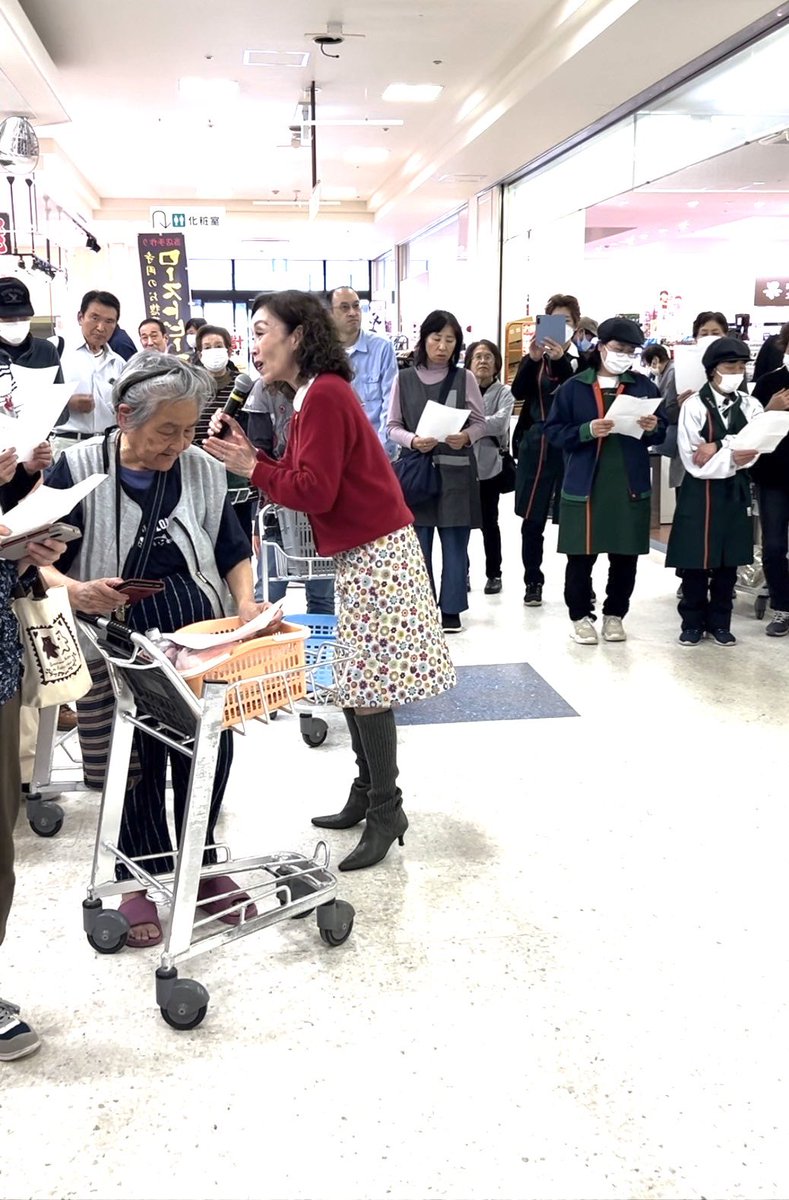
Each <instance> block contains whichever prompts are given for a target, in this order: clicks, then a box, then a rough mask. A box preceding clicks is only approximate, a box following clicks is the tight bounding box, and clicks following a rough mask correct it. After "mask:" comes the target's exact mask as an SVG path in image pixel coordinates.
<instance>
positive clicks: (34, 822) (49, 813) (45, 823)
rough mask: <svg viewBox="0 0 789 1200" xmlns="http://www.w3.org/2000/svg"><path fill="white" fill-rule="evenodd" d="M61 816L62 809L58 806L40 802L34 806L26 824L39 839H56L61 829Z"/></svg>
mask: <svg viewBox="0 0 789 1200" xmlns="http://www.w3.org/2000/svg"><path fill="white" fill-rule="evenodd" d="M63 816H64V813H63V809H62V808H61V807H60V805H59V804H52V803H51V802H50V801H42V803H41V804H37V805H36V807H35V809H34V812H33V816H32V817H31V818H30V820H29V822H28V824H29V825H30V828H31V829H32V830H33V833H37V834H38V836H39V837H43V838H51V837H56V836H57V834H59V833H60V831H61V829H62V828H63Z"/></svg>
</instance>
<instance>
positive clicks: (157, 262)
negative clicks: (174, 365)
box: [137, 233, 191, 353]
mask: <svg viewBox="0 0 789 1200" xmlns="http://www.w3.org/2000/svg"><path fill="white" fill-rule="evenodd" d="M137 245H138V247H139V251H140V271H141V272H142V287H143V291H144V293H145V312H146V315H147V316H149V317H158V318H159V320H160V321H162V322H163V323H164V327H165V329H166V330H167V338H168V340H169V341H171V342H172V343H173V345H174V346H175V349H176V351H177V352H178V353H180V352H181V342H182V340H183V337H184V325H185V323H186V321H188V319H189V305H190V300H191V296H190V292H189V269H188V267H187V263H186V242H185V240H184V235H183V234H182V233H163V234H158V233H141V234H138V236H137Z"/></svg>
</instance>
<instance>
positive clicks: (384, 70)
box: [0, 0, 774, 253]
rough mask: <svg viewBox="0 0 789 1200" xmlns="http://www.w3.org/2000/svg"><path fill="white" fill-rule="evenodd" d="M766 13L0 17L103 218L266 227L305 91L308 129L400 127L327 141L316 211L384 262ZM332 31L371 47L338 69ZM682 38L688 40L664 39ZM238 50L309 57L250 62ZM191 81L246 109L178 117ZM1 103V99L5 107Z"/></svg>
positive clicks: (498, 10) (548, 0)
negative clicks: (337, 24)
mask: <svg viewBox="0 0 789 1200" xmlns="http://www.w3.org/2000/svg"><path fill="white" fill-rule="evenodd" d="M773 8H774V5H771V4H769V3H767V2H765V0H736V3H734V2H733V0H732V2H731V3H729V2H728V0H727V2H726V3H722V2H721V0H695V2H694V3H693V4H691V3H689V0H488V3H487V4H485V5H484V6H482V7H481V6H480V5H479V4H478V3H473V2H472V0H288V2H287V3H275V0H223V3H222V4H221V5H217V4H215V3H209V0H192V2H191V3H189V2H187V0H184V2H182V3H179V4H173V5H168V4H165V3H164V0H110V2H109V3H107V4H104V5H100V6H97V5H96V3H95V0H0V19H2V20H6V21H7V22H9V24H10V28H11V29H12V30H13V32H14V35H15V54H14V55H13V56H12V67H13V68H14V69H11V70H9V69H8V66H7V63H6V58H5V53H4V59H3V69H4V70H5V71H6V73H7V76H8V80H7V82H8V85H9V87H10V88H13V89H15V91H16V92H17V93H18V94H20V95H21V96H22V98H23V99H24V100H25V101H26V110H27V111H30V113H31V114H32V115H33V116H34V117H35V118H37V124H38V127H39V132H41V133H42V134H44V135H45V136H47V137H48V138H49V139H51V140H52V141H53V142H54V143H56V144H57V147H58V148H59V150H60V153H61V154H62V155H63V156H64V158H65V159H67V160H68V161H67V164H66V166H68V163H70V164H73V168H74V169H73V170H72V171H71V172H70V178H71V179H72V180H74V179H79V178H80V177H81V179H82V183H83V185H84V186H83V188H82V193H83V195H84V196H85V197H86V200H85V201H84V203H86V204H87V205H88V207H89V208H90V209H92V210H93V215H94V216H99V217H112V218H117V219H118V220H119V221H123V220H136V221H137V222H139V221H141V220H143V219H144V218H145V217H147V211H148V204H149V202H157V201H167V200H180V201H186V202H189V201H197V202H200V201H205V202H211V201H213V202H216V203H225V204H227V206H228V209H229V210H233V211H236V212H238V211H245V212H246V213H248V214H254V216H255V217H256V218H258V219H259V218H260V217H261V215H262V214H263V213H266V214H267V215H269V214H270V213H271V215H273V211H272V210H268V209H264V208H253V207H252V201H253V200H256V199H266V198H274V197H275V196H277V197H278V198H280V199H282V198H284V197H288V198H290V197H292V196H293V195H294V194H295V192H297V191H298V192H299V193H300V195H301V196H302V197H304V196H306V195H307V194H308V193H309V191H310V185H311V177H310V155H309V150H307V149H292V148H291V146H290V144H289V143H290V138H291V135H290V132H289V128H288V127H289V126H290V125H291V124H293V123H294V116H295V111H296V107H297V102H298V100H299V98H300V96H301V95H302V94H303V91H304V88H305V87H306V86H307V85H308V84H309V82H310V80H311V79H315V80H316V82H317V84H318V86H319V88H320V92H319V95H318V117H319V119H320V118H321V117H324V118H328V117H331V118H334V119H338V118H345V117H347V118H356V119H359V118H365V117H367V118H369V119H383V118H386V117H389V118H393V117H400V118H402V119H403V120H404V122H405V124H404V125H403V126H402V127H399V128H398V127H394V126H393V127H390V128H389V130H388V132H386V131H384V130H382V129H380V128H370V127H368V128H359V127H356V128H354V127H333V128H332V127H329V128H326V127H319V129H318V137H317V144H318V174H319V176H320V179H321V181H322V185H323V189H324V196H325V197H328V198H332V197H334V196H336V197H338V198H340V197H341V198H342V199H343V204H342V208H340V209H338V208H327V209H326V210H325V213H326V216H327V217H331V216H333V215H336V216H338V217H339V216H341V215H343V216H346V217H347V218H348V220H347V222H346V224H347V226H348V230H350V229H351V228H352V225H351V222H352V220H353V219H355V218H362V219H364V220H366V221H367V222H369V223H370V228H371V230H372V229H373V225H372V222H373V220H374V230H375V234H376V236H377V239H378V242H379V243H380V245H379V248H378V249H377V250H375V251H374V252H376V253H378V252H380V250H382V249H384V248H386V246H388V245H391V244H392V243H393V242H394V241H398V240H404V239H405V238H406V237H408V236H410V235H411V234H413V233H414V232H415V231H416V230H418V229H420V228H423V227H424V226H426V225H427V224H429V223H430V222H432V221H435V220H436V219H438V218H439V217H441V216H443V215H446V214H448V213H449V212H451V211H453V210H454V209H455V208H457V207H458V206H459V205H460V204H461V203H462V202H463V201H464V200H465V199H467V198H468V197H469V196H472V195H473V194H474V193H475V192H478V191H480V190H482V189H484V188H485V186H487V185H489V184H492V183H494V182H496V181H497V180H498V179H500V178H501V177H502V176H503V175H505V174H507V173H508V172H510V171H513V170H515V169H517V168H518V167H519V166H520V165H522V164H523V163H525V162H528V161H530V160H531V159H532V158H533V157H535V156H536V155H538V154H540V153H542V152H544V151H545V150H547V149H549V148H550V147H551V146H553V145H556V144H557V143H559V142H561V141H562V139H564V138H566V137H568V136H570V135H571V134H573V133H575V132H577V131H578V130H580V129H583V128H584V127H585V126H587V125H588V124H589V123H590V122H592V121H594V120H596V119H598V118H599V117H602V116H604V115H605V114H607V113H609V112H610V111H611V110H612V109H613V108H615V107H616V106H617V105H618V104H620V103H623V102H625V101H626V100H628V99H629V98H630V97H632V96H633V95H635V94H636V93H637V92H639V91H640V90H642V89H643V88H644V87H646V86H648V85H649V84H650V83H653V82H655V81H657V80H660V79H662V78H664V77H665V76H666V75H668V74H669V73H670V72H671V71H673V70H676V69H677V68H679V67H681V66H682V65H683V64H684V63H685V62H687V61H688V59H690V58H693V57H694V56H696V55H698V54H700V53H702V52H704V51H706V50H708V49H710V48H711V47H712V46H714V45H716V44H718V43H719V42H720V41H721V40H722V39H724V38H726V37H727V36H729V35H730V34H732V33H734V32H736V31H738V30H739V29H741V28H743V27H744V26H745V25H747V24H748V23H749V22H751V21H754V20H756V19H758V18H761V17H763V16H764V15H765V14H767V13H769V12H770V11H771V10H772V9H773ZM336 20H340V21H341V22H342V25H343V30H344V32H345V33H346V34H354V33H359V34H364V35H365V36H364V37H363V38H354V37H350V36H348V37H347V40H346V41H345V42H344V43H343V44H342V46H341V47H339V49H337V50H334V51H331V52H332V53H338V54H339V58H338V59H330V58H326V57H324V56H323V55H321V54H320V51H319V49H318V48H317V47H316V46H315V45H314V44H313V42H312V41H311V40H310V38H309V36H308V35H309V34H311V33H315V32H319V31H321V30H322V29H325V28H326V26H327V23H328V22H329V21H336ZM679 28H681V29H682V37H675V36H672V33H671V31H672V30H674V29H679ZM658 30H660V31H662V32H663V33H664V34H665V36H659V37H658V36H656V31H658ZM0 32H2V29H0ZM634 47H639V48H640V49H639V51H638V53H634V52H633V48H634ZM3 49H4V52H5V45H4V46H3ZM247 49H250V50H277V51H296V52H305V53H309V54H310V59H309V62H308V63H307V64H306V65H305V66H304V67H277V68H265V67H245V66H244V65H243V53H244V51H245V50H247ZM20 64H21V65H20ZM22 66H24V67H25V70H24V71H22ZM34 66H35V67H37V68H38V71H39V75H40V79H39V81H38V83H36V82H35V80H33V79H32V78H31V75H32V69H33V67H34ZM613 68H615V69H613ZM186 75H189V76H195V75H196V76H201V77H204V78H225V79H232V80H236V81H237V82H238V83H239V84H240V95H239V99H238V101H237V103H236V104H234V105H233V106H232V107H231V108H229V109H225V110H223V109H222V108H221V106H220V107H217V106H216V105H212V106H209V107H208V108H205V107H204V106H203V107H201V106H193V105H188V104H185V103H184V102H183V101H182V100H180V99H179V96H178V86H177V85H178V79H179V78H180V77H183V76H186ZM20 80H24V86H22V83H21V82H20ZM401 81H404V82H411V83H422V82H437V83H441V84H443V85H444V91H443V93H442V95H441V97H440V99H439V100H438V101H437V102H436V103H434V104H431V105H406V104H396V105H390V104H386V103H385V102H384V101H383V100H382V99H381V93H382V91H383V89H384V87H385V86H386V85H387V84H388V83H392V82H401ZM1 83H2V80H0V84H1ZM8 94H9V95H10V92H9V93H8ZM2 98H3V90H2V87H0V107H2ZM58 104H59V105H60V106H61V107H60V109H58ZM6 107H7V108H11V105H10V104H9V105H7V106H6ZM14 107H16V106H14ZM45 122H50V123H51V124H49V126H48V127H46V126H45V127H44V128H43V129H42V125H44V123H45ZM359 149H362V150H367V151H369V150H383V151H387V152H388V153H387V156H386V158H385V160H384V161H382V162H380V163H377V164H366V165H357V164H356V163H353V162H349V161H347V158H348V156H349V155H352V154H353V152H355V151H358V150H359ZM352 195H356V196H358V200H353V199H351V196H352ZM373 214H374V217H373ZM348 230H346V232H347V231H348ZM365 252H367V244H365ZM371 252H372V251H371Z"/></svg>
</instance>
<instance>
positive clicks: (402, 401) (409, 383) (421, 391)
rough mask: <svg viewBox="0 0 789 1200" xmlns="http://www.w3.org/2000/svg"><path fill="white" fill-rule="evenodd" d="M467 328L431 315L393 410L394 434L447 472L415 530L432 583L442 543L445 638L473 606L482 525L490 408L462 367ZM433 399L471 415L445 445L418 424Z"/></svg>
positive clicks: (448, 316) (449, 317) (442, 314)
mask: <svg viewBox="0 0 789 1200" xmlns="http://www.w3.org/2000/svg"><path fill="white" fill-rule="evenodd" d="M462 346H463V331H462V330H461V328H460V323H459V322H458V319H457V317H456V316H455V315H454V314H453V313H451V312H446V311H445V310H444V309H436V310H435V311H434V312H431V313H429V314H428V316H427V317H425V319H424V321H423V322H422V325H421V328H420V330H419V341H418V342H417V345H416V349H415V353H414V365H413V367H407V368H406V369H405V370H403V371H401V372H400V373H399V375H398V377H397V379H395V382H394V388H393V390H392V402H391V404H390V406H389V424H388V426H387V431H388V434H389V437H390V438H391V440H392V441H393V442H395V443H396V444H397V445H398V446H402V447H403V449H404V450H417V451H418V452H419V453H420V454H432V455H433V461H434V463H436V465H437V466H438V468H439V471H440V474H441V492H440V494H439V495H438V497H436V498H433V499H430V500H427V501H425V502H424V503H423V504H420V505H417V506H416V508H415V509H414V527H415V529H416V536H417V537H418V538H419V544H420V545H421V547H422V552H423V554H424V556H425V563H426V564H427V571H428V575H429V576H430V584H431V586H432V588H433V594H434V595H435V591H436V588H435V581H434V579H433V536H434V534H435V531H436V530H438V536H439V538H440V539H441V555H442V565H441V587H440V589H439V592H438V605H439V608H440V610H441V626H442V628H443V630H444V633H460V632H462V626H461V622H460V614H461V613H462V612H465V611H466V609H467V608H468V586H467V579H468V540H469V536H470V534H471V530H472V529H479V528H480V526H481V524H482V510H481V506H480V498H479V483H478V481H477V469H476V459H475V457H474V453H473V451H472V447H473V446H474V444H475V443H476V442H478V441H479V439H480V438H482V437H484V436H485V409H484V404H483V401H482V396H481V394H480V390H479V384H478V383H477V381H476V379H475V378H474V376H473V375H472V374H471V372H470V371H464V370H462V369H460V368H459V367H458V365H457V364H458V360H459V359H460V351H461V349H462ZM429 401H433V402H434V403H435V404H443V405H446V406H447V407H448V408H453V409H462V410H464V411H468V421H467V422H466V423H464V425H463V426H462V427H461V430H460V432H459V433H449V434H447V435H446V437H445V438H443V439H441V440H439V438H436V437H426V436H424V435H422V436H420V434H419V432H418V431H417V426H418V425H419V424H420V420H421V419H422V415H423V413H424V412H425V409H426V407H427V405H428V402H429Z"/></svg>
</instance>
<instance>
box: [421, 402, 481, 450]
mask: <svg viewBox="0 0 789 1200" xmlns="http://www.w3.org/2000/svg"><path fill="white" fill-rule="evenodd" d="M468 417H469V413H468V409H467V408H448V407H447V405H446V404H437V403H436V402H435V400H428V402H427V404H426V405H425V407H424V408H423V410H422V416H421V417H420V418H419V424H418V425H417V427H416V436H417V437H423V438H437V439H438V441H439V442H444V441H446V439H447V438H448V437H449V435H450V433H460V431H461V429H462V428H463V426H464V425H465V424H466V421H467V420H468Z"/></svg>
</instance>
